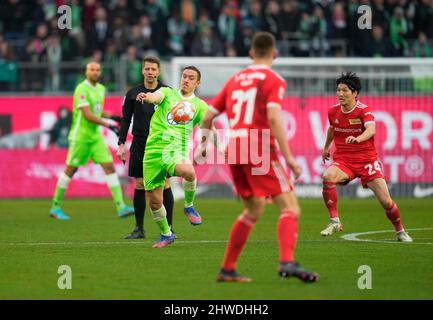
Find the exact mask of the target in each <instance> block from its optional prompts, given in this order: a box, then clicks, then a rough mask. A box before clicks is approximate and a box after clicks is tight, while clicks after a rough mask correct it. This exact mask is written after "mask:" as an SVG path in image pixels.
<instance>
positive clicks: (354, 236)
mask: <svg viewBox="0 0 433 320" xmlns="http://www.w3.org/2000/svg"><path fill="white" fill-rule="evenodd" d="M405 230H406V231H425V230H433V228H412V229H405ZM390 232H395V231H394V230H379V231H367V232H358V233H350V234H345V235H343V236H341V237H340V238H341V239H343V240H347V241H359V242H375V243H393V244H396V243H401V244H423V245H433V242H416V240H417V238H414V242H404V243H403V242H399V241H397V240H390V239H377V240H375V239H360V238H358V237H359V236H363V235H370V234H379V233H390ZM422 239H425V238H422ZM427 239H429V238H427Z"/></svg>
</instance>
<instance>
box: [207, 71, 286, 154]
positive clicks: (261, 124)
mask: <svg viewBox="0 0 433 320" xmlns="http://www.w3.org/2000/svg"><path fill="white" fill-rule="evenodd" d="M285 90H286V82H285V81H284V79H283V78H282V77H281V76H279V75H278V74H277V73H276V72H275V71H273V70H272V69H271V68H269V67H267V66H265V65H251V66H249V67H247V68H246V69H244V70H242V71H240V72H238V73H236V74H235V75H234V76H232V77H231V78H230V79H229V80H228V81H227V82H226V84H225V86H224V88H223V89H222V90H221V92H220V93H219V94H218V95H217V96H216V97H215V99H214V101H213V104H212V105H211V106H210V107H209V109H210V110H211V111H213V112H214V113H216V114H219V113H222V112H224V111H225V112H226V113H227V117H228V120H229V125H230V142H229V146H230V143H232V142H234V141H235V140H236V143H237V148H238V149H237V155H240V154H242V153H245V150H241V148H240V144H241V143H240V140H242V139H245V138H246V139H249V140H250V142H251V143H253V144H257V145H259V146H262V139H264V138H263V137H265V136H266V135H268V134H270V137H269V144H270V153H271V157H275V156H276V145H275V139H274V137H273V135H272V133H271V132H270V127H269V122H268V117H267V109H268V108H281V105H282V103H283V96H284V92H285ZM253 130H254V131H253ZM256 139H257V141H256ZM260 153H261V152H260ZM237 162H239V157H238V158H237Z"/></svg>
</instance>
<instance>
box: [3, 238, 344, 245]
mask: <svg viewBox="0 0 433 320" xmlns="http://www.w3.org/2000/svg"><path fill="white" fill-rule="evenodd" d="M153 242H155V240H149V239H147V240H136V241H130V240H125V241H89V242H6V241H4V240H0V246H21V247H26V246H29V247H34V246H36V247H37V246H93V245H94V246H101V245H125V244H127V245H129V244H135V245H137V244H139V245H143V244H150V243H153ZM267 242H277V240H251V241H248V243H267ZM298 242H343V240H319V239H306V240H299V241H298ZM206 243H210V244H219V243H227V240H195V241H193V240H177V241H175V244H206Z"/></svg>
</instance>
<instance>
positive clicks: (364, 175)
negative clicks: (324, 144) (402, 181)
mask: <svg viewBox="0 0 433 320" xmlns="http://www.w3.org/2000/svg"><path fill="white" fill-rule="evenodd" d="M331 165H332V166H336V167H338V168H339V169H340V170H341V171H343V172H345V173H346V174H347V175H348V176H349V181H351V180H353V179H355V178H360V179H361V184H362V186H363V187H364V188H367V182H369V181H373V180H375V179H378V178H383V179H385V175H384V173H383V166H382V163H381V162H380V161H379V160H377V159H376V160H372V161H371V162H364V163H350V162H349V161H343V160H338V161H334V162H333V163H332V164H331Z"/></svg>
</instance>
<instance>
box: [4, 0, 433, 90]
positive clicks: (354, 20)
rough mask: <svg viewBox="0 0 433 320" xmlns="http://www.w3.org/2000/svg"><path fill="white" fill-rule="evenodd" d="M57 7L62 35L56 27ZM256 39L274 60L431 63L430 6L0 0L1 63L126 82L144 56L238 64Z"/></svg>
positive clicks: (335, 0)
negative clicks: (84, 70)
mask: <svg viewBox="0 0 433 320" xmlns="http://www.w3.org/2000/svg"><path fill="white" fill-rule="evenodd" d="M63 4H66V5H69V6H70V8H71V22H72V28H71V29H59V27H58V18H59V16H60V15H59V14H58V12H57V8H58V7H59V6H61V5H63ZM361 5H368V6H369V7H370V8H371V12H372V15H371V22H372V23H371V28H369V29H360V28H359V27H358V20H359V19H360V17H361V15H362V13H358V8H359V7H360V6H361ZM364 17H367V18H370V16H369V13H368V12H367V13H366V16H364ZM259 30H267V31H270V32H272V33H273V34H274V35H275V36H276V38H277V40H278V46H279V48H280V54H281V55H283V56H301V57H309V56H330V57H332V56H339V57H340V56H362V57H377V56H382V57H396V56H400V57H402V56H403V57H405V56H412V57H431V56H432V55H433V53H432V42H433V0H371V1H368V0H347V1H339V0H302V1H301V0H300V1H297V0H213V1H212V0H209V1H199V0H33V1H31V0H2V1H0V62H2V61H3V62H4V61H27V62H32V63H35V62H48V63H49V64H50V68H53V69H55V68H56V66H57V65H58V64H59V63H60V62H64V61H77V60H79V61H83V62H86V61H88V60H90V59H92V60H96V61H104V62H108V63H112V64H116V63H117V62H118V61H119V60H120V59H122V60H124V61H125V62H126V63H128V72H129V73H130V74H128V79H130V81H131V82H135V80H136V79H140V77H141V74H140V59H141V57H142V56H143V55H145V54H148V53H153V54H157V55H158V56H160V57H171V56H181V55H182V56H183V55H185V56H230V57H231V56H247V55H248V48H249V45H250V42H251V38H252V36H253V34H254V33H255V32H256V31H259ZM51 81H53V82H55V81H58V80H56V79H51Z"/></svg>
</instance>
